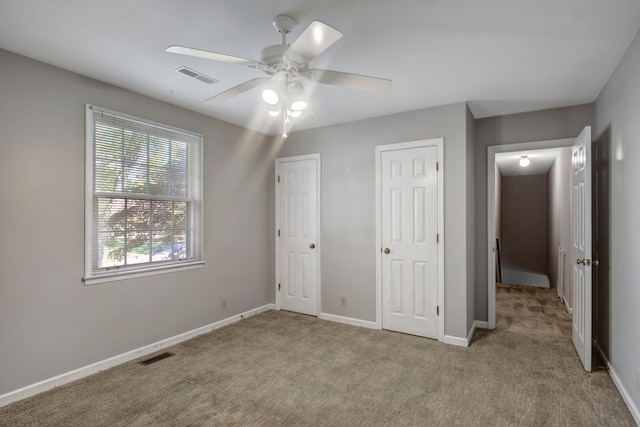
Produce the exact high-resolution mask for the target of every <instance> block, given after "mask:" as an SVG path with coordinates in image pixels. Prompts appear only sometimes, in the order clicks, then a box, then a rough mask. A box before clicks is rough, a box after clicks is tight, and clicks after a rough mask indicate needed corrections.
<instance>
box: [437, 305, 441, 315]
mask: <svg viewBox="0 0 640 427" xmlns="http://www.w3.org/2000/svg"><path fill="white" fill-rule="evenodd" d="M436 316H440V306H439V305H436Z"/></svg>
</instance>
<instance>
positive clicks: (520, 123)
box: [474, 104, 595, 320]
mask: <svg viewBox="0 0 640 427" xmlns="http://www.w3.org/2000/svg"><path fill="white" fill-rule="evenodd" d="M594 111H595V110H594V105H593V104H587V105H578V106H574V107H566V108H555V109H551V110H543V111H533V112H530V113H521V114H511V115H508V116H500V117H490V118H485V119H479V120H476V126H475V171H474V174H475V191H476V206H475V225H476V230H475V231H476V233H475V236H476V253H475V256H476V263H475V274H476V295H475V298H476V319H478V320H487V147H488V146H491V145H503V144H512V143H517V142H531V141H544V140H550V139H559V138H575V137H576V136H578V135H579V134H580V132H581V131H582V129H583V128H584V127H585V126H589V125H592V124H593V123H594Z"/></svg>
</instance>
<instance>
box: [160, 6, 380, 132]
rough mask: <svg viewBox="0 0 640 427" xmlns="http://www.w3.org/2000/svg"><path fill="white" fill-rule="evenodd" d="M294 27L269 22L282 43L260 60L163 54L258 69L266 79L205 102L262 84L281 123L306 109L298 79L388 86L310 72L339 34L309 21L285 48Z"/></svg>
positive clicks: (287, 21)
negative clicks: (316, 60) (282, 115)
mask: <svg viewBox="0 0 640 427" xmlns="http://www.w3.org/2000/svg"><path fill="white" fill-rule="evenodd" d="M295 25H296V21H295V20H294V19H293V18H291V17H290V16H286V15H280V16H276V17H275V18H274V19H273V26H274V28H275V29H276V30H277V31H278V32H279V33H280V34H281V35H282V44H277V45H273V46H267V47H266V48H264V49H262V53H261V59H260V61H254V60H251V59H245V58H241V57H238V56H232V55H226V54H223V53H217V52H210V51H207V50H201V49H194V48H191V47H185V46H175V45H174V46H169V47H168V48H167V49H166V51H167V52H171V53H178V54H182V55H188V56H195V57H199V58H206V59H212V60H214V61H221V62H226V63H231V64H238V65H245V66H249V67H252V68H257V69H259V70H262V71H263V72H264V73H265V74H267V75H268V76H269V77H258V78H255V79H252V80H248V81H246V82H244V83H240V84H239V85H237V86H234V87H232V88H231V89H227V90H225V91H224V92H221V93H218V94H217V95H214V96H213V97H211V98H209V99H207V100H206V101H205V102H208V103H212V104H217V103H220V102H224V101H226V100H228V99H230V98H233V97H235V96H237V95H240V94H241V93H244V92H246V91H249V90H251V89H254V88H256V87H258V86H261V85H266V88H265V89H264V90H263V92H262V97H263V99H264V101H265V102H266V103H267V104H269V105H271V106H275V107H276V108H275V109H272V110H271V111H270V114H271V115H272V116H277V115H279V113H280V110H278V108H280V109H284V110H285V111H286V114H284V116H285V120H286V119H288V118H295V117H298V116H300V114H301V113H302V110H304V109H305V108H306V106H307V103H306V98H305V94H304V90H303V87H302V83H301V82H300V80H299V78H306V79H308V80H309V81H312V82H315V83H323V84H329V85H337V86H344V87H349V88H353V89H360V90H367V91H373V92H385V91H387V90H388V89H389V88H390V87H391V80H387V79H382V78H378V77H370V76H363V75H360V74H352V73H345V72H341V71H333V70H324V69H319V68H311V69H310V68H309V62H311V61H312V60H313V59H314V58H316V57H317V56H318V55H320V54H321V53H322V52H324V51H325V50H326V49H328V48H329V47H330V46H331V45H333V44H334V43H335V42H337V41H338V40H339V39H340V38H341V37H342V33H341V32H340V31H338V30H336V29H335V28H333V27H331V26H329V25H327V24H325V23H323V22H320V21H313V22H312V23H311V24H310V25H309V26H308V27H307V28H306V29H305V30H304V32H303V33H302V34H301V35H300V36H299V37H298V38H297V39H296V41H294V42H293V44H291V45H290V46H289V45H288V44H287V41H286V36H287V34H288V33H289V32H290V31H291V30H292V29H293V27H294V26H295ZM282 107H284V108H282ZM285 127H286V121H285ZM285 134H286V129H285Z"/></svg>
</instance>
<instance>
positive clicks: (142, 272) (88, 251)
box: [82, 104, 204, 285]
mask: <svg viewBox="0 0 640 427" xmlns="http://www.w3.org/2000/svg"><path fill="white" fill-rule="evenodd" d="M96 111H98V112H104V113H105V114H109V115H112V116H115V117H119V118H124V119H126V120H131V121H134V122H137V123H139V124H141V125H145V126H149V127H158V128H160V129H165V130H169V131H172V132H175V133H182V134H185V135H188V136H189V137H190V138H194V137H195V138H197V139H199V143H198V144H197V147H195V149H196V150H197V155H196V157H197V158H196V164H194V165H190V169H189V171H188V173H189V174H190V178H191V179H195V180H197V181H196V183H195V185H193V186H191V187H192V188H193V189H195V191H194V193H196V194H192V195H190V197H191V198H193V201H195V202H196V203H199V209H198V210H197V213H196V215H194V219H193V221H194V222H196V224H192V225H191V226H190V227H188V230H189V231H190V235H189V236H188V240H189V241H190V242H196V245H198V248H199V249H197V251H196V252H197V254H196V256H195V257H192V258H187V259H182V260H175V261H170V262H167V261H163V262H158V263H157V264H156V263H154V262H150V263H145V264H143V265H135V264H133V265H128V266H121V267H115V268H113V269H108V270H100V271H94V269H93V263H92V255H93V249H94V247H93V236H94V234H93V233H94V217H93V215H94V212H93V209H94V208H93V203H94V196H95V195H94V138H93V123H94V120H93V114H94V113H95V112H96ZM203 140H204V138H203V135H202V134H198V133H195V132H190V131H186V130H183V129H179V128H175V127H172V126H167V125H164V124H161V123H156V122H152V121H150V120H146V119H142V118H139V117H135V116H131V115H127V114H123V113H119V112H115V111H111V110H107V109H104V108H100V107H96V106H94V105H90V104H87V105H86V159H85V161H86V164H85V275H84V277H83V278H82V280H83V282H84V283H85V285H92V284H97V283H103V282H111V281H115V280H124V279H129V278H133V277H141V276H148V275H154V274H161V273H167V272H175V271H180V270H187V269H193V268H199V267H202V266H203V265H204V259H203V255H202V253H203V249H202V245H203V233H202V224H203V212H202V210H203V206H202V181H203V178H202V171H203V167H202V161H203ZM95 197H97V196H95ZM158 200H161V199H158ZM162 200H165V199H162ZM189 231H188V232H189Z"/></svg>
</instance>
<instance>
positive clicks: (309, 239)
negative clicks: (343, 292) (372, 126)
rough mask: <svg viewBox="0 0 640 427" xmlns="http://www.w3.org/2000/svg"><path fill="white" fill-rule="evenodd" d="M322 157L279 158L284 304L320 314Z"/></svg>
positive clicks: (278, 260) (280, 268)
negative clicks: (319, 198) (320, 161)
mask: <svg viewBox="0 0 640 427" xmlns="http://www.w3.org/2000/svg"><path fill="white" fill-rule="evenodd" d="M317 168H318V161H317V160H316V159H304V160H290V161H287V159H279V160H278V163H277V173H278V175H279V177H280V179H279V181H280V182H279V183H277V184H276V185H277V186H278V191H277V199H278V200H277V204H278V208H277V215H278V218H277V219H276V224H277V227H279V228H278V230H279V237H277V239H278V248H277V251H278V256H277V260H276V261H277V262H278V263H279V265H278V268H277V270H278V272H279V283H280V285H281V286H280V308H281V309H284V310H290V311H295V312H298V313H304V314H310V315H314V316H317V315H318V277H319V275H318V235H319V230H318V227H319V221H318V210H319V206H318V205H317V201H318V197H317V196H318V191H319V190H318V187H317V186H318V184H319V182H318V180H317V172H318V169H317Z"/></svg>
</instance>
